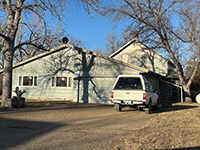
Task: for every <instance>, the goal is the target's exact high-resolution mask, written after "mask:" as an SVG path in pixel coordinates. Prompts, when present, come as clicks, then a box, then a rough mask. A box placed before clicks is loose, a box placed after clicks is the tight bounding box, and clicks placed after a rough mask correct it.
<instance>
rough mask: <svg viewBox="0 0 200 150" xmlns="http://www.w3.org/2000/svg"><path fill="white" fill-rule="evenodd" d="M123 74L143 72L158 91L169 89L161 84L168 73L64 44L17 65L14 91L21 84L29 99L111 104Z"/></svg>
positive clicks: (15, 67) (13, 81) (14, 72)
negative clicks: (117, 78)
mask: <svg viewBox="0 0 200 150" xmlns="http://www.w3.org/2000/svg"><path fill="white" fill-rule="evenodd" d="M163 62H164V61H163ZM2 72H3V70H2V71H1V73H2ZM162 72H164V71H162ZM119 74H143V75H144V76H145V77H146V78H147V79H149V80H150V82H151V83H152V84H153V86H154V89H155V90H158V91H162V90H165V91H166V90H167V88H168V85H166V84H161V83H160V78H161V77H164V76H162V75H160V74H158V73H155V72H154V71H151V70H150V69H149V68H145V67H144V68H143V67H139V66H136V65H133V64H129V63H126V62H123V61H120V60H117V59H113V58H111V57H107V56H104V55H101V54H98V53H95V52H91V51H88V50H85V49H81V48H78V47H74V46H72V45H68V44H64V45H62V46H60V47H57V48H55V49H52V50H50V51H48V52H44V53H42V54H39V55H37V56H35V57H32V58H29V59H27V60H25V61H22V62H20V63H18V64H16V65H14V66H13V76H12V91H13V90H14V89H15V88H16V87H17V86H18V87H19V88H20V89H25V90H26V91H27V92H26V93H25V94H24V95H23V96H24V97H25V98H32V99H38V98H39V99H47V100H48V99H62V100H73V101H74V102H84V103H102V104H108V103H110V100H109V99H110V93H111V90H112V86H113V84H114V81H115V79H116V77H117V76H118V75H119ZM12 94H13V96H14V95H15V93H14V92H13V93H12ZM168 95H169V94H168V93H164V92H163V94H162V96H163V97H167V96H168ZM171 95H172V94H171ZM166 99H167V98H166Z"/></svg>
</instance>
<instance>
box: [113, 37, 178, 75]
mask: <svg viewBox="0 0 200 150" xmlns="http://www.w3.org/2000/svg"><path fill="white" fill-rule="evenodd" d="M109 57H110V58H114V59H117V60H120V61H123V62H126V63H129V64H133V65H135V66H138V67H141V68H145V69H147V70H150V71H152V72H155V73H157V74H160V75H162V76H166V75H168V74H169V73H170V72H171V71H174V70H175V66H174V65H173V63H172V62H171V61H169V60H168V59H166V58H165V57H163V56H162V55H160V54H159V53H157V52H156V51H154V50H152V49H150V48H147V47H146V46H144V45H143V44H141V43H139V42H138V41H137V39H133V40H131V41H130V42H128V43H127V44H126V45H124V46H123V47H121V48H120V49H119V50H117V51H116V52H114V53H113V54H111V55H110V56H109Z"/></svg>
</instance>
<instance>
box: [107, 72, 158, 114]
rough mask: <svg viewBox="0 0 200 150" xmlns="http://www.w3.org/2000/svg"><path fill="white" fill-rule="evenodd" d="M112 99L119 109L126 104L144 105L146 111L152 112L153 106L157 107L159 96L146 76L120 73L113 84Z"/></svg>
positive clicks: (130, 105) (133, 105) (131, 105)
mask: <svg viewBox="0 0 200 150" xmlns="http://www.w3.org/2000/svg"><path fill="white" fill-rule="evenodd" d="M111 101H112V103H114V108H115V109H116V110H117V111H121V110H122V108H123V107H125V106H129V107H137V106H139V105H143V106H144V108H146V109H145V110H146V111H145V112H147V113H150V112H151V109H152V108H155V109H157V106H158V101H159V98H158V95H157V94H156V92H155V91H154V90H153V87H152V85H151V84H150V82H149V81H147V79H146V78H145V77H144V76H142V75H119V76H118V77H117V79H116V81H115V83H114V86H113V90H112V93H111Z"/></svg>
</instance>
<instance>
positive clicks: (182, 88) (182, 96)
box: [160, 77, 183, 103]
mask: <svg viewBox="0 0 200 150" xmlns="http://www.w3.org/2000/svg"><path fill="white" fill-rule="evenodd" d="M160 81H161V82H164V83H166V84H170V85H173V86H176V87H178V88H180V89H181V103H183V87H182V86H180V85H178V84H174V83H171V82H167V81H164V80H162V79H161V77H160Z"/></svg>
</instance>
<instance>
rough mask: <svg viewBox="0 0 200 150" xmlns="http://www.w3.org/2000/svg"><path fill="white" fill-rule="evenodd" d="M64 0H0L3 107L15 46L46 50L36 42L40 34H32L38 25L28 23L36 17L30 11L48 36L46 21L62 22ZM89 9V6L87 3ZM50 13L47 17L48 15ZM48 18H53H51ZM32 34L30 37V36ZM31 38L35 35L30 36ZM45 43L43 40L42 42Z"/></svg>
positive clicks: (84, 1)
mask: <svg viewBox="0 0 200 150" xmlns="http://www.w3.org/2000/svg"><path fill="white" fill-rule="evenodd" d="M78 1H79V2H82V3H83V4H85V5H84V6H85V8H87V7H86V6H87V5H88V4H91V3H93V0H88V1H87V0H78ZM66 8H67V1H65V0H32V1H28V0H2V1H0V12H1V14H3V15H2V16H1V32H0V40H1V41H0V42H1V49H2V55H3V69H4V70H3V94H2V103H1V106H3V107H5V104H6V101H7V99H8V98H10V97H11V84H12V64H13V56H14V53H15V51H16V50H17V49H19V48H22V47H23V46H25V45H31V46H34V47H37V48H38V49H40V50H47V49H46V48H45V47H44V43H37V42H36V43H35V42H34V41H36V40H39V39H40V38H41V37H40V34H38V35H37V34H35V29H36V28H35V27H36V26H37V24H35V25H33V24H31V21H32V20H33V21H34V20H35V18H33V17H31V16H32V14H34V15H35V16H37V18H39V19H40V22H41V25H42V30H43V31H41V32H40V33H42V34H43V36H44V35H48V33H49V32H48V22H49V23H50V22H54V21H55V19H57V20H59V21H60V22H61V20H62V18H63V17H66V12H67V11H66V10H67V9H66ZM88 8H89V6H88ZM49 14H51V15H50V16H48V15H49ZM49 19H52V20H51V21H50V20H49ZM21 26H24V28H25V27H26V33H25V36H27V37H28V38H25V37H23V38H22V40H21V41H20V42H19V43H17V42H16V38H17V35H18V32H19V31H20V30H21V29H20V27H21ZM29 35H32V36H29ZM29 37H34V38H29ZM44 42H46V41H44Z"/></svg>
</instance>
